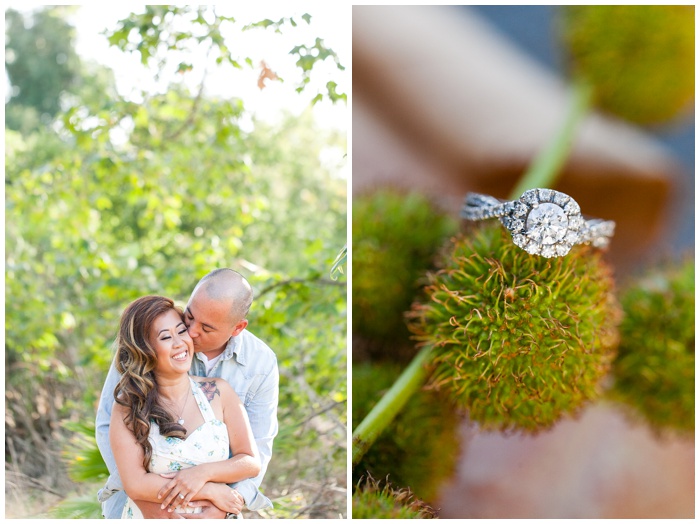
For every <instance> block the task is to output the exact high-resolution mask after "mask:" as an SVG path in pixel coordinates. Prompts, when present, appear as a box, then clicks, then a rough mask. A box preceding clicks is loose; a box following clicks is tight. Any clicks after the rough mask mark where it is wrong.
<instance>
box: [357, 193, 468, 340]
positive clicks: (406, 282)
mask: <svg viewBox="0 0 700 524" xmlns="http://www.w3.org/2000/svg"><path fill="white" fill-rule="evenodd" d="M352 208H353V214H352V238H353V241H352V250H353V251H352V252H353V256H352V264H353V267H352V269H353V271H352V275H353V286H352V308H353V310H352V315H353V317H352V318H353V328H352V329H353V335H360V336H362V337H365V338H366V339H369V340H371V341H375V342H382V341H390V342H391V343H392V345H393V346H394V349H396V345H397V344H396V341H397V340H400V339H401V338H404V339H407V338H408V332H407V330H406V327H405V324H404V321H403V313H404V312H405V311H406V310H407V309H409V307H410V305H411V301H412V300H413V298H414V297H415V294H416V292H417V290H418V289H419V282H418V281H419V279H420V278H421V277H422V276H423V275H424V273H425V271H426V270H428V269H429V268H430V267H431V266H432V260H433V258H434V256H435V252H436V251H437V249H438V248H439V246H440V245H441V244H442V243H443V242H444V240H445V238H446V237H447V236H448V235H449V234H451V233H453V232H454V231H455V230H456V221H454V220H453V219H451V218H449V217H447V216H446V215H445V214H442V213H440V212H438V211H437V210H436V209H435V208H434V206H433V205H431V204H430V202H429V201H428V200H427V199H426V198H425V197H423V196H422V195H419V194H417V193H413V194H401V193H398V192H396V191H390V190H382V191H378V192H376V193H375V194H371V195H363V196H357V197H355V198H353V205H352Z"/></svg>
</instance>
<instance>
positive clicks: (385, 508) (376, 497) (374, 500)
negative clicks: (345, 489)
mask: <svg viewBox="0 0 700 524" xmlns="http://www.w3.org/2000/svg"><path fill="white" fill-rule="evenodd" d="M435 517H436V512H435V510H433V509H432V508H431V507H430V506H428V505H427V504H425V503H424V502H422V501H421V500H417V499H415V498H414V496H413V493H412V492H411V490H409V489H394V488H392V487H391V486H390V485H389V484H388V483H387V484H385V485H384V486H383V487H380V486H379V483H378V482H376V481H375V480H374V479H372V478H369V479H367V480H365V481H364V482H360V483H359V484H358V485H357V489H355V491H354V492H353V494H352V518H353V519H432V518H435Z"/></svg>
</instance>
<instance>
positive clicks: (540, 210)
mask: <svg viewBox="0 0 700 524" xmlns="http://www.w3.org/2000/svg"><path fill="white" fill-rule="evenodd" d="M461 216H462V218H465V219H467V220H485V219H487V218H498V219H500V221H501V223H502V224H503V225H504V226H505V227H506V229H508V231H510V233H511V235H513V242H514V243H515V245H516V246H518V247H520V248H522V249H524V250H525V251H527V252H528V253H530V254H531V255H541V256H543V257H548V258H551V257H561V256H564V255H566V254H567V253H568V252H569V250H570V249H571V248H572V247H573V246H574V245H575V244H592V245H594V246H596V247H606V246H607V245H608V244H609V242H610V238H611V237H612V235H613V233H614V232H615V222H613V221H612V220H601V219H597V218H595V219H588V220H586V219H584V218H583V215H581V209H580V208H579V205H578V204H577V203H576V201H575V200H574V199H573V198H571V197H570V196H569V195H566V194H564V193H560V192H559V191H554V190H553V189H528V190H527V191H525V192H524V193H523V195H522V196H521V197H520V199H518V200H511V201H507V200H500V199H498V198H494V197H492V196H488V195H482V194H479V193H467V196H466V198H465V201H464V207H463V208H462V212H461Z"/></svg>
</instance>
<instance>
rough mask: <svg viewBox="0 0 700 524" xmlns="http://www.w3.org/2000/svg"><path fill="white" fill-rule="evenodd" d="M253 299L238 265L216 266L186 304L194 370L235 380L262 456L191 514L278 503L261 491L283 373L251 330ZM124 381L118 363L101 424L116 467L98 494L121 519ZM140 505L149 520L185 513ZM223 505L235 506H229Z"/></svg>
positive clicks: (103, 443)
mask: <svg viewBox="0 0 700 524" xmlns="http://www.w3.org/2000/svg"><path fill="white" fill-rule="evenodd" d="M252 302H253V290H252V289H251V287H250V284H249V283H248V281H247V280H246V279H245V278H243V276H242V275H240V274H239V273H237V272H236V271H233V270H232V269H216V270H214V271H212V272H210V273H208V274H207V275H205V276H204V277H202V279H201V280H200V281H199V282H198V283H197V285H196V286H195V288H194V290H193V291H192V295H191V296H190V300H189V302H188V303H187V307H186V308H185V323H186V324H187V330H188V332H189V334H190V337H191V338H192V341H193V343H194V351H195V358H194V359H193V360H192V367H191V369H190V373H191V374H193V375H197V376H201V377H217V378H223V379H224V380H226V381H227V382H228V383H229V384H231V386H232V387H233V389H234V390H235V391H236V393H237V394H238V396H239V397H240V399H241V401H242V402H243V404H244V406H245V409H246V412H247V413H248V418H249V419H250V426H251V429H252V430H253V436H254V437H255V442H256V444H257V446H258V451H259V452H260V460H261V469H260V474H259V475H258V476H257V477H255V478H253V479H247V480H243V481H240V482H236V483H234V484H231V485H230V489H229V488H228V487H226V489H223V488H225V486H224V485H222V489H221V490H219V491H220V492H221V493H222V495H221V499H220V500H217V501H215V505H212V504H210V503H208V502H207V501H202V502H201V503H200V502H194V504H198V505H201V506H202V513H196V514H188V515H187V517H188V518H207V519H209V518H224V517H226V518H236V517H237V516H239V515H240V511H241V509H242V508H243V506H244V505H245V506H247V507H248V509H250V510H260V509H264V508H269V507H272V503H271V502H270V500H269V499H268V498H267V497H265V495H263V494H262V493H261V492H260V491H259V488H260V483H261V482H262V479H263V476H264V475H265V471H266V470H267V465H268V463H269V462H270V458H271V457H272V441H273V440H274V438H275V436H276V435H277V401H278V395H279V371H278V368H277V358H276V357H275V354H274V353H273V352H272V350H271V349H270V348H269V347H267V345H266V344H265V343H264V342H262V341H261V340H260V339H258V338H257V337H256V336H255V335H253V334H252V333H250V332H249V331H248V330H247V329H246V328H247V326H248V320H247V319H246V316H247V315H248V310H249V309H250V306H251V304H252ZM118 381H119V373H118V372H117V370H116V368H115V367H114V363H112V366H111V367H110V370H109V373H108V374H107V379H106V381H105V385H104V387H103V388H102V395H101V398H100V405H99V407H98V410H97V419H96V424H95V433H96V435H95V436H96V439H97V445H98V447H99V448H100V452H101V453H102V457H103V458H104V460H105V463H106V464H107V467H108V469H109V471H110V477H109V479H108V480H107V483H106V485H105V487H104V488H102V489H101V490H100V492H99V495H98V499H99V500H100V502H102V512H103V515H104V517H105V518H121V513H122V509H123V507H124V504H125V503H126V493H124V490H123V487H122V483H121V479H120V478H119V473H118V472H117V467H116V463H115V461H114V456H113V454H112V450H111V448H110V445H109V422H110V417H111V413H112V406H113V404H114V389H115V387H116V385H117V383H118ZM135 502H136V504H137V505H138V506H139V509H141V511H142V513H143V515H144V517H146V518H180V517H179V516H178V515H177V514H175V513H168V512H167V511H166V510H162V509H161V508H160V504H159V503H154V502H144V501H135ZM217 506H218V507H217ZM221 507H224V508H227V510H228V511H227V512H224V511H222V510H221V509H219V508H221Z"/></svg>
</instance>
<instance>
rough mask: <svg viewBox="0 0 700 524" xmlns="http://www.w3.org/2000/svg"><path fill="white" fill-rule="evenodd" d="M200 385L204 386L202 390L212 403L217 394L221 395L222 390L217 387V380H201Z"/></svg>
mask: <svg viewBox="0 0 700 524" xmlns="http://www.w3.org/2000/svg"><path fill="white" fill-rule="evenodd" d="M199 387H200V388H202V391H203V392H204V395H206V397H207V400H208V401H209V403H211V401H212V400H214V397H215V396H216V395H219V396H221V392H220V391H219V388H218V387H216V381H215V380H209V381H204V382H200V383H199Z"/></svg>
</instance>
